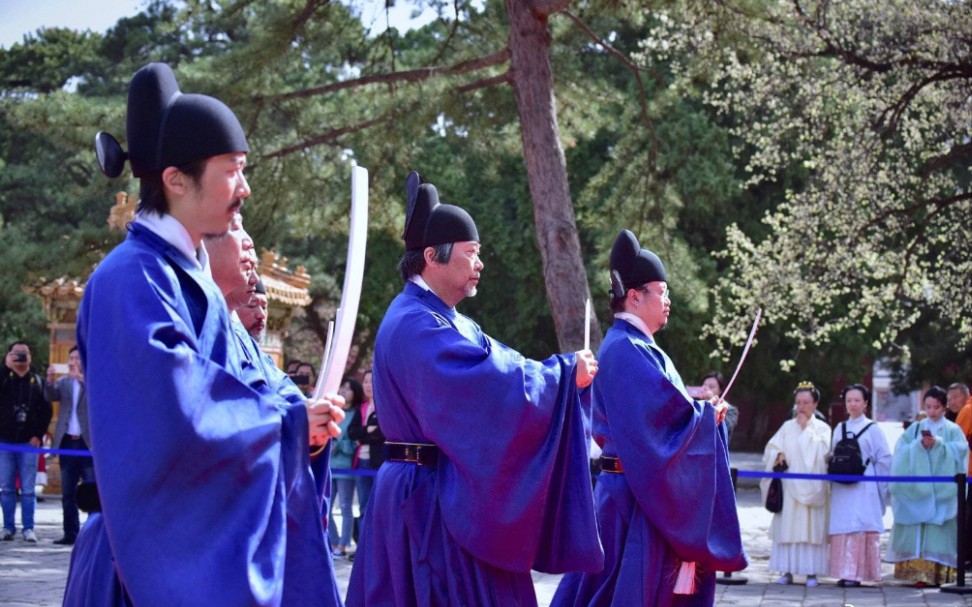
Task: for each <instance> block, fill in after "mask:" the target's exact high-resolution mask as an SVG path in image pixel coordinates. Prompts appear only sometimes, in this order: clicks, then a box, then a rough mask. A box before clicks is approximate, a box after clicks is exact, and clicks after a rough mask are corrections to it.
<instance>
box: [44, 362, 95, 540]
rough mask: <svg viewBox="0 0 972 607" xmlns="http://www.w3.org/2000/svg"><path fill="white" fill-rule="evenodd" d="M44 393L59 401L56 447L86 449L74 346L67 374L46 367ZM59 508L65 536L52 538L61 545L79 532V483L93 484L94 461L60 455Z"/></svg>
mask: <svg viewBox="0 0 972 607" xmlns="http://www.w3.org/2000/svg"><path fill="white" fill-rule="evenodd" d="M44 393H45V396H47V400H49V401H58V402H59V403H60V406H59V409H58V413H57V422H56V423H55V424H54V446H55V447H56V448H58V449H74V450H77V451H88V450H90V448H91V447H90V445H91V432H90V431H89V430H88V396H87V394H86V393H85V389H84V371H83V369H82V367H81V355H80V354H79V353H78V347H77V346H74V347H72V348H71V350H70V352H69V353H68V374H67V375H65V376H64V377H62V378H60V379H56V373H55V371H54V366H53V365H52V366H50V367H48V369H47V385H46V387H45V391H44ZM59 459H60V464H61V510H62V512H63V514H64V522H63V527H64V536H63V537H61V539H59V540H55V541H54V543H55V544H60V545H62V546H72V545H74V540H75V539H77V537H78V532H80V531H81V517H80V514H79V513H78V503H77V491H78V483H80V482H85V483H93V482H94V480H95V475H94V462H92V461H91V458H90V457H86V456H81V455H61V456H59Z"/></svg>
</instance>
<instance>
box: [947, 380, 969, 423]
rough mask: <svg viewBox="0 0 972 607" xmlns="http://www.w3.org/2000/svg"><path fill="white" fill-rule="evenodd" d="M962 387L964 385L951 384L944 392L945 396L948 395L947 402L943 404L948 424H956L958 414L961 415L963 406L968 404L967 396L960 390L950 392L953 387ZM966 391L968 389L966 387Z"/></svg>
mask: <svg viewBox="0 0 972 607" xmlns="http://www.w3.org/2000/svg"><path fill="white" fill-rule="evenodd" d="M964 385H965V384H952V385H951V386H949V387H948V390H947V391H946V394H948V401H947V402H946V403H945V419H947V420H948V421H950V422H954V423H958V416H959V413H961V412H962V409H963V408H964V407H965V405H966V404H968V394H963V393H962V391H961V388H959V389H957V390H954V391H953V390H952V388H953V387H954V386H964ZM966 389H968V387H967V386H966ZM953 392H954V396H953ZM963 396H965V398H962V397H963Z"/></svg>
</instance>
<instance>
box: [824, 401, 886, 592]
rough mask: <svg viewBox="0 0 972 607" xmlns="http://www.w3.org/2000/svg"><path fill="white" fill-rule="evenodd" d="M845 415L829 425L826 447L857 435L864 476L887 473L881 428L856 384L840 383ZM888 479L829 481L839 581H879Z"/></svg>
mask: <svg viewBox="0 0 972 607" xmlns="http://www.w3.org/2000/svg"><path fill="white" fill-rule="evenodd" d="M843 401H844V406H845V407H846V408H847V415H848V416H849V418H848V420H847V421H845V422H843V423H841V424H839V425H838V426H837V427H836V428H834V437H833V441H832V443H831V451H833V449H834V448H835V447H836V446H837V443H838V442H840V441H841V440H842V439H843V438H844V432H845V430H846V433H847V436H848V437H856V438H857V444H858V445H859V446H860V449H861V461H862V462H863V463H864V464H865V466H866V469H865V470H864V475H865V476H888V475H889V474H890V473H891V449H889V448H888V440H887V439H886V438H885V437H884V433H883V432H882V431H881V428H880V427H878V426H877V424H875V422H873V421H871V420H870V419H869V418H868V417H867V415H865V412H866V409H867V406H868V405H869V404H870V402H871V395H870V392H868V389H867V388H865V387H864V386H863V385H861V384H852V385H850V386H847V387H846V388H844V393H843ZM888 499H889V496H888V483H886V482H871V481H861V482H857V483H852V484H845V483H836V482H835V483H833V484H831V486H830V577H835V578H839V581H838V582H837V585H838V586H844V587H853V586H860V584H861V582H880V581H881V533H882V532H884V511H885V509H886V508H887V504H888Z"/></svg>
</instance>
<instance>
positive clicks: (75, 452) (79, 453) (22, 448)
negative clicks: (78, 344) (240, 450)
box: [0, 443, 378, 476]
mask: <svg viewBox="0 0 972 607" xmlns="http://www.w3.org/2000/svg"><path fill="white" fill-rule="evenodd" d="M0 451H15V452H17V453H41V454H45V455H69V456H72V457H91V452H90V451H86V450H84V449H50V448H47V447H34V446H33V445H30V444H23V445H12V444H10V443H0ZM331 474H347V475H349V476H376V475H377V474H378V470H375V469H360V470H359V469H354V468H331Z"/></svg>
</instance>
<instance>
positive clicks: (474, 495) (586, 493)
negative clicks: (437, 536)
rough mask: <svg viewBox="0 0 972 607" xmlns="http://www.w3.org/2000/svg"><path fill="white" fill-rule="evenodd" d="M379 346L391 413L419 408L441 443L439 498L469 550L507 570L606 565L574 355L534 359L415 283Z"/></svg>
mask: <svg viewBox="0 0 972 607" xmlns="http://www.w3.org/2000/svg"><path fill="white" fill-rule="evenodd" d="M375 350H376V360H375V370H374V377H375V386H376V387H375V393H376V395H379V397H377V398H376V401H377V402H378V408H379V410H378V413H379V416H381V417H382V419H388V417H387V415H388V413H386V411H387V408H393V409H395V410H396V414H398V412H400V411H402V410H408V412H409V413H410V415H411V416H413V417H414V419H415V420H416V421H417V424H418V427H419V428H420V431H421V434H422V437H421V440H422V441H424V442H430V443H434V444H435V445H437V446H438V447H439V449H440V452H441V456H440V458H439V463H438V465H437V466H436V474H437V476H438V479H437V482H436V491H437V499H438V502H439V504H440V507H441V512H442V517H443V519H444V522H445V526H446V528H447V529H448V531H449V534H450V535H451V536H452V537H453V538H454V539H455V541H456V542H458V544H459V545H460V546H462V547H463V549H465V550H466V551H468V552H469V553H470V554H472V555H473V556H475V557H476V558H478V559H480V560H483V561H485V562H487V563H489V564H491V565H494V566H496V567H499V568H501V569H504V570H507V571H514V572H516V571H522V572H525V571H529V570H530V569H531V568H536V569H538V570H541V571H547V572H562V571H569V570H572V571H597V570H599V569H600V567H601V566H602V563H603V551H602V549H601V545H600V541H599V539H598V536H597V527H596V523H595V517H594V503H593V496H592V491H591V482H590V462H589V460H588V455H587V445H588V441H589V436H590V434H589V428H590V399H589V398H588V397H585V396H583V395H582V394H581V393H579V391H578V390H577V387H576V379H575V373H576V369H575V365H576V361H575V357H574V355H573V354H564V355H555V356H552V357H550V358H548V359H546V360H543V361H535V360H531V359H528V358H525V357H523V356H522V355H521V354H519V353H518V352H516V351H515V350H512V349H511V348H508V347H507V346H505V345H503V344H502V343H499V342H498V341H495V340H494V339H492V338H490V337H488V336H486V335H485V334H483V333H482V331H481V330H480V329H479V327H478V326H477V325H476V324H475V323H473V322H472V321H471V320H469V319H468V318H466V317H464V316H462V315H461V314H457V313H455V311H454V310H450V309H448V308H446V307H445V306H444V304H441V302H440V301H439V300H438V298H436V297H435V296H434V295H432V294H429V293H419V292H418V287H416V286H415V285H411V284H410V285H407V286H406V291H405V293H403V294H400V295H399V296H398V298H397V299H396V301H395V302H393V304H392V306H391V307H390V308H389V311H388V314H386V317H385V320H384V321H383V323H382V330H381V331H379V335H378V337H377V343H376V348H375ZM389 427H394V425H393V424H390V425H389ZM384 429H385V433H386V435H387V438H388V440H389V441H402V440H408V441H411V440H416V439H418V438H419V437H411V436H396V435H394V434H392V433H391V431H390V430H389V429H388V428H384Z"/></svg>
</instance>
